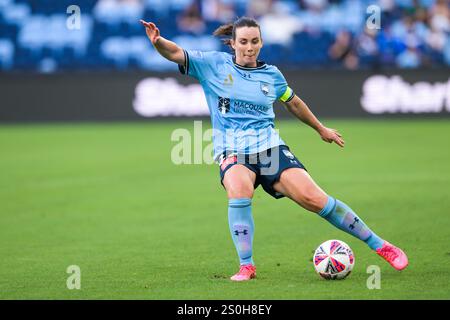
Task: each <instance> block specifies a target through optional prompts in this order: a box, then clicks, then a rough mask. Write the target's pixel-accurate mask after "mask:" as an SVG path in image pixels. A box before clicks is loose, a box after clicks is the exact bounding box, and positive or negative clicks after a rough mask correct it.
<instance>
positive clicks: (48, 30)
mask: <svg viewBox="0 0 450 320" xmlns="http://www.w3.org/2000/svg"><path fill="white" fill-rule="evenodd" d="M70 5H77V6H79V7H80V9H81V14H82V21H81V25H80V30H78V31H77V32H69V30H68V29H67V27H66V20H67V17H68V15H67V14H66V9H67V8H68V7H69V6H70ZM370 5H378V6H379V8H380V11H381V13H382V15H381V21H382V28H381V29H380V30H379V31H378V32H377V30H370V29H367V28H365V24H366V19H367V18H368V17H369V16H370V14H371V12H367V8H368V7H369V6H370ZM0 12H1V14H0V25H1V26H2V28H1V31H0V32H1V33H0V63H1V68H2V70H7V71H16V70H23V71H37V72H57V71H73V70H129V69H139V70H141V69H144V70H151V71H168V70H175V68H176V66H174V65H173V64H171V63H170V62H167V61H165V60H164V59H162V58H161V57H159V55H158V54H157V53H156V52H155V50H153V49H152V48H151V46H149V45H148V40H147V39H146V37H145V34H144V33H143V30H142V26H141V25H140V24H138V23H137V21H139V19H146V20H150V21H154V22H155V23H157V25H158V26H159V27H160V29H161V31H162V34H163V36H165V37H166V38H170V39H173V40H174V41H175V42H176V43H179V44H180V45H181V46H182V47H185V48H188V49H191V48H196V49H198V50H206V51H207V50H226V48H224V47H222V45H221V43H220V41H219V40H218V39H214V38H211V37H210V35H211V33H212V32H213V31H214V30H215V28H216V27H218V26H219V25H220V24H223V23H227V22H229V21H231V20H233V19H235V18H236V17H238V16H243V15H249V16H252V17H256V18H257V19H258V20H259V22H260V24H261V27H262V30H263V34H264V41H265V44H266V48H265V50H264V59H265V60H267V61H270V63H273V64H283V65H289V66H291V67H296V68H304V67H308V68H330V67H334V68H345V69H351V70H354V69H360V68H380V67H398V68H420V67H430V68H432V67H434V68H439V67H444V66H448V65H450V41H449V37H448V33H449V31H450V22H449V21H450V14H449V8H448V1H446V0H379V1H376V0H285V1H276V0H249V1H247V0H194V1H193V0H100V1H92V0H78V1H71V0H60V1H55V0H39V1H24V0H1V1H0Z"/></svg>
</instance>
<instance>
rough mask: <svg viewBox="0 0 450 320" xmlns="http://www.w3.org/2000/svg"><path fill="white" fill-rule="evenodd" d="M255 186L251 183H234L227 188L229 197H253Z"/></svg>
mask: <svg viewBox="0 0 450 320" xmlns="http://www.w3.org/2000/svg"><path fill="white" fill-rule="evenodd" d="M253 192H254V188H253V185H251V184H244V183H243V184H239V185H234V186H232V187H230V188H228V189H227V195H228V198H229V199H238V198H253Z"/></svg>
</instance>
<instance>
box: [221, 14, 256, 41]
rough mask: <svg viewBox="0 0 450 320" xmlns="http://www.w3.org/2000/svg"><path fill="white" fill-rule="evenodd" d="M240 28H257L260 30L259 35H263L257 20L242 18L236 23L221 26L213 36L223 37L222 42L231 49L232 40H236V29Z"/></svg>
mask: <svg viewBox="0 0 450 320" xmlns="http://www.w3.org/2000/svg"><path fill="white" fill-rule="evenodd" d="M240 27H255V28H258V29H259V34H261V28H260V27H259V24H258V22H257V21H256V20H255V19H252V18H249V17H241V18H239V19H237V20H236V21H234V22H231V23H228V24H224V25H221V26H220V27H218V28H217V29H216V31H214V33H213V35H214V36H216V37H223V39H222V42H223V43H224V44H226V45H227V46H230V47H231V39H233V40H236V29H237V28H240Z"/></svg>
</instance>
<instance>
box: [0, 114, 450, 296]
mask: <svg viewBox="0 0 450 320" xmlns="http://www.w3.org/2000/svg"><path fill="white" fill-rule="evenodd" d="M324 123H325V124H326V125H328V126H330V127H333V128H337V129H339V130H340V131H341V132H342V134H343V135H344V138H345V139H346V147H345V148H344V149H340V148H339V147H337V146H336V145H330V144H327V143H324V142H323V141H322V140H321V139H320V138H319V136H318V135H317V134H316V133H315V132H314V131H313V130H311V129H310V128H308V127H307V126H305V125H303V124H301V123H300V122H298V121H278V122H277V126H278V128H279V130H280V133H281V135H282V137H283V139H284V140H285V141H286V142H287V143H288V145H289V146H290V147H291V150H292V151H293V152H294V154H295V155H296V156H297V157H298V158H299V159H300V160H301V161H302V162H303V163H304V164H305V165H306V167H307V168H308V170H309V172H310V173H311V175H312V176H313V178H314V179H315V180H316V182H317V183H318V184H319V185H320V186H321V187H322V188H323V189H324V190H325V191H326V192H328V193H329V194H331V195H333V196H335V197H337V198H339V199H341V200H343V201H345V202H346V203H348V204H349V205H350V206H351V207H352V208H353V209H354V210H355V211H356V212H357V213H358V215H359V216H360V217H361V218H362V219H364V220H365V222H366V223H367V224H368V225H369V226H370V227H371V228H372V229H373V230H374V231H375V232H376V233H378V234H379V235H380V236H381V237H384V238H386V239H387V240H389V241H391V242H392V243H394V244H397V245H399V246H400V247H402V248H403V249H404V250H405V252H406V253H407V254H408V256H409V259H410V265H409V267H408V268H407V269H406V270H404V271H403V272H397V271H395V270H394V269H392V268H391V267H390V266H389V265H388V264H387V263H386V262H385V261H384V260H382V259H381V258H379V257H378V256H377V255H376V254H374V253H373V252H371V251H370V250H369V248H368V247H367V246H366V245H365V244H364V243H362V242H360V241H359V240H357V239H355V238H353V237H351V236H349V235H347V234H345V233H343V232H342V231H340V230H337V229H335V228H334V227H332V226H331V225H330V224H329V223H328V222H326V221H325V220H323V219H321V218H319V217H317V216H316V215H315V214H313V213H310V212H307V211H305V210H303V209H302V208H300V207H299V206H297V205H295V204H294V203H293V202H291V201H290V200H288V199H282V200H275V199H273V198H271V197H270V196H269V195H267V194H266V193H264V191H263V190H262V189H261V188H258V189H257V191H256V193H255V197H254V202H253V215H254V219H255V228H256V230H255V231H256V233H255V242H254V259H255V262H256V264H257V267H258V278H257V279H256V280H254V281H250V282H246V283H233V282H231V281H230V280H229V279H228V278H229V276H230V275H232V274H234V273H235V272H236V271H237V267H238V261H237V257H236V253H235V249H234V246H233V243H232V240H231V238H230V235H229V230H228V220H227V219H228V218H227V199H226V194H225V192H224V190H223V188H222V186H221V185H220V183H219V171H218V166H217V165H206V164H204V165H174V164H173V163H172V162H171V159H170V154H171V149H172V147H173V146H174V145H175V144H176V143H175V142H172V141H171V140H170V136H171V133H172V131H173V130H174V129H175V128H188V129H189V130H190V131H193V122H192V121H182V122H180V121H179V122H163V123H161V122H148V123H113V124H48V125H29V124H26V125H25V124H24V125H2V126H0V168H1V169H0V261H1V263H0V298H1V299H449V298H450V286H449V284H450V281H449V280H450V268H449V265H450V249H449V247H448V245H449V240H450V200H449V199H450V144H449V137H450V121H447V120H395V121H387V120H379V121H362V120H358V121H344V120H329V121H327V120H325V121H324ZM207 125H209V122H205V124H204V127H205V126H207ZM334 238H335V239H341V240H343V241H345V242H347V243H348V244H349V245H350V246H351V247H352V249H353V251H354V253H355V257H356V264H355V268H354V270H353V273H352V274H351V275H350V276H349V277H348V278H347V279H345V280H343V281H326V280H322V279H320V278H319V277H318V276H317V275H316V274H315V272H314V269H313V265H312V252H313V250H314V249H315V248H316V247H317V245H319V244H320V243H321V242H322V241H325V240H328V239H334ZM70 265H77V266H79V267H80V269H81V289H80V290H69V289H67V287H66V280H67V278H68V277H69V276H70V275H69V274H68V273H67V272H66V270H67V267H68V266H70ZM370 265H378V266H379V267H380V268H381V289H379V290H377V289H374V290H369V289H368V288H367V286H366V281H367V279H368V277H369V276H370V274H368V273H367V272H366V270H367V267H368V266H370Z"/></svg>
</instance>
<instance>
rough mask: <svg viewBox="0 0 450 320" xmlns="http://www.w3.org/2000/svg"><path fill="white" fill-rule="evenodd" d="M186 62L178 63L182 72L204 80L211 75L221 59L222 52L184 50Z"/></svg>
mask: <svg viewBox="0 0 450 320" xmlns="http://www.w3.org/2000/svg"><path fill="white" fill-rule="evenodd" d="M183 51H184V57H185V61H186V64H185V66H182V65H178V69H179V70H180V72H181V73H182V74H185V75H189V76H191V77H194V78H196V79H198V80H200V81H201V80H203V79H205V78H207V77H208V76H210V75H211V73H212V71H213V70H214V68H215V65H216V64H217V63H218V61H219V60H220V53H219V52H216V51H196V50H183Z"/></svg>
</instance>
